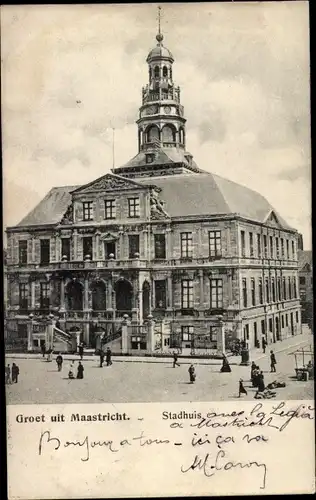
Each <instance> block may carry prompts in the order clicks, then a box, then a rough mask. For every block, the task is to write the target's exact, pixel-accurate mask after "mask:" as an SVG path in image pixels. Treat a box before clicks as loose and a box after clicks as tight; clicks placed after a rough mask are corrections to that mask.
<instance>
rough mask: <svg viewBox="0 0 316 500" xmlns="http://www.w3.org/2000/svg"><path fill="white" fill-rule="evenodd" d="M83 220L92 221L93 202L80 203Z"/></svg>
mask: <svg viewBox="0 0 316 500" xmlns="http://www.w3.org/2000/svg"><path fill="white" fill-rule="evenodd" d="M82 211H83V220H93V202H92V201H84V202H83V203H82Z"/></svg>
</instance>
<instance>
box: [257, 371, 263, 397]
mask: <svg viewBox="0 0 316 500" xmlns="http://www.w3.org/2000/svg"><path fill="white" fill-rule="evenodd" d="M264 391H265V385H264V375H263V372H262V371H261V372H260V373H259V375H258V390H257V392H256V394H255V398H256V399H257V398H258V396H259V393H260V392H264Z"/></svg>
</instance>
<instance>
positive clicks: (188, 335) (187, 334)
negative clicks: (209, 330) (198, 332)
mask: <svg viewBox="0 0 316 500" xmlns="http://www.w3.org/2000/svg"><path fill="white" fill-rule="evenodd" d="M193 335H194V327H193V326H182V327H181V336H182V342H192V340H193Z"/></svg>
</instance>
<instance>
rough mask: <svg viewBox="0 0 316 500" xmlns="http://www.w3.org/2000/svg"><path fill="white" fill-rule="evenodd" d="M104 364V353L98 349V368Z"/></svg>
mask: <svg viewBox="0 0 316 500" xmlns="http://www.w3.org/2000/svg"><path fill="white" fill-rule="evenodd" d="M103 362H104V352H103V350H102V349H100V368H102V366H103Z"/></svg>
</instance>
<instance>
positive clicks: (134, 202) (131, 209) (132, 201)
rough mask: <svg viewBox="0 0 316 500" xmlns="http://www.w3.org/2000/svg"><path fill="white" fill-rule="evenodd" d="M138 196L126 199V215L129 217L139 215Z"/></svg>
mask: <svg viewBox="0 0 316 500" xmlns="http://www.w3.org/2000/svg"><path fill="white" fill-rule="evenodd" d="M139 215H140V209H139V198H129V199H128V216H129V217H134V218H135V217H139Z"/></svg>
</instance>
